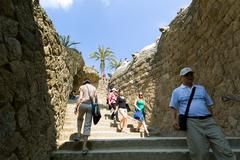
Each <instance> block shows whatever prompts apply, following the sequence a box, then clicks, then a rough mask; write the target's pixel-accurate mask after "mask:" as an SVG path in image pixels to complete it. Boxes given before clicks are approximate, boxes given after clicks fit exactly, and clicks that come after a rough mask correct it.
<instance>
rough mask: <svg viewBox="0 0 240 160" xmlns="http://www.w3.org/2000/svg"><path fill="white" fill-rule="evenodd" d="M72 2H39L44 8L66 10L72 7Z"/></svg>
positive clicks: (44, 0)
mask: <svg viewBox="0 0 240 160" xmlns="http://www.w3.org/2000/svg"><path fill="white" fill-rule="evenodd" d="M73 1H74V0H40V4H41V5H42V6H43V7H44V8H56V9H59V8H61V9H68V8H69V7H71V6H72V4H73Z"/></svg>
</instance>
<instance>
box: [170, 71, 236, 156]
mask: <svg viewBox="0 0 240 160" xmlns="http://www.w3.org/2000/svg"><path fill="white" fill-rule="evenodd" d="M180 76H181V81H182V84H181V85H180V86H179V87H178V88H176V89H174V91H173V92H172V97H171V101H170V108H171V112H172V120H173V127H174V128H175V129H177V130H179V129H180V126H179V123H178V116H177V112H178V113H179V114H182V115H184V114H185V110H186V108H187V104H188V100H189V99H190V94H191V92H192V90H193V88H195V93H194V94H193V98H192V102H191V103H190V107H189V112H188V115H187V117H188V118H187V131H186V133H187V142H188V146H189V150H190V156H191V159H192V160H207V159H208V154H209V148H210V147H211V149H212V150H213V152H214V155H215V156H216V159H217V160H235V156H234V154H233V152H232V150H231V148H230V146H229V144H228V142H227V141H226V139H225V136H224V134H223V132H222V130H221V128H220V127H219V126H218V125H217V123H216V122H215V120H214V119H213V117H212V107H211V106H212V105H213V101H212V99H211V97H210V96H209V95H208V93H207V91H206V89H205V88H204V87H203V86H201V85H196V84H194V83H193V80H194V75H193V70H192V69H191V68H189V67H185V68H183V69H182V70H181V71H180Z"/></svg>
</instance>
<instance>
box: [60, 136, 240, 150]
mask: <svg viewBox="0 0 240 160" xmlns="http://www.w3.org/2000/svg"><path fill="white" fill-rule="evenodd" d="M227 139H228V142H229V144H230V146H231V148H233V149H240V138H234V137H229V138H227ZM81 146H82V143H81V142H66V143H64V144H63V145H62V146H61V147H60V148H59V149H61V150H79V149H81ZM89 148H90V149H92V150H97V149H108V148H115V149H117V148H119V149H124V148H128V149H134V148H138V149H144V148H146V149H147V148H158V149H171V148H172V149H173V148H179V149H180V148H181V149H187V141H186V138H185V137H145V138H141V139H139V138H136V139H134V138H132V139H105V140H104V139H102V140H101V139H98V140H90V141H89Z"/></svg>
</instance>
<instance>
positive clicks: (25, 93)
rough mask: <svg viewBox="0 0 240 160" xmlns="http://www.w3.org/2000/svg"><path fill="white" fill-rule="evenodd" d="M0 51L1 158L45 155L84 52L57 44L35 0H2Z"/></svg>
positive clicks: (43, 159) (25, 159)
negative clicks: (72, 50) (80, 52)
mask: <svg viewBox="0 0 240 160" xmlns="http://www.w3.org/2000/svg"><path fill="white" fill-rule="evenodd" d="M0 53H1V54H0V75H1V76H0V159H4V160H6V159H11V160H12V159H14V160H40V159H41V160H46V159H49V156H50V154H51V152H52V151H53V150H54V149H55V148H56V139H57V138H58V137H59V132H60V131H61V129H62V126H63V121H64V118H65V111H66V106H67V101H68V96H69V93H70V92H71V90H72V88H73V83H74V81H78V80H77V78H79V76H78V75H80V74H81V75H85V71H84V69H83V67H84V61H83V58H82V56H81V55H80V54H78V53H77V54H76V53H72V52H69V51H68V50H66V49H65V48H64V47H63V46H62V45H61V43H60V41H59V35H58V34H57V32H56V30H55V29H54V26H53V25H52V22H51V21H50V20H49V19H48V17H47V15H46V13H45V12H44V11H43V10H42V9H41V7H40V6H39V2H38V0H35V1H32V0H25V1H17V0H2V1H0ZM91 75H92V76H94V77H96V76H97V72H91V74H90V76H91ZM80 77H81V76H80ZM79 81H81V80H80V79H79ZM79 83H81V82H79Z"/></svg>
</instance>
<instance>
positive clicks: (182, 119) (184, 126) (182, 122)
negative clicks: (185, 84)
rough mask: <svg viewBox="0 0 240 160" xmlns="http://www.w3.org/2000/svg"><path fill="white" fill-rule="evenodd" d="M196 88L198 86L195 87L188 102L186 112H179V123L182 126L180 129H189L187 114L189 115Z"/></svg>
mask: <svg viewBox="0 0 240 160" xmlns="http://www.w3.org/2000/svg"><path fill="white" fill-rule="evenodd" d="M195 90H196V87H193V89H192V92H191V95H190V98H189V100H188V103H187V108H186V110H185V114H179V116H178V124H179V127H180V128H179V130H182V131H186V130H187V116H188V112H189V108H190V105H191V102H192V99H193V96H194V93H195Z"/></svg>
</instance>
